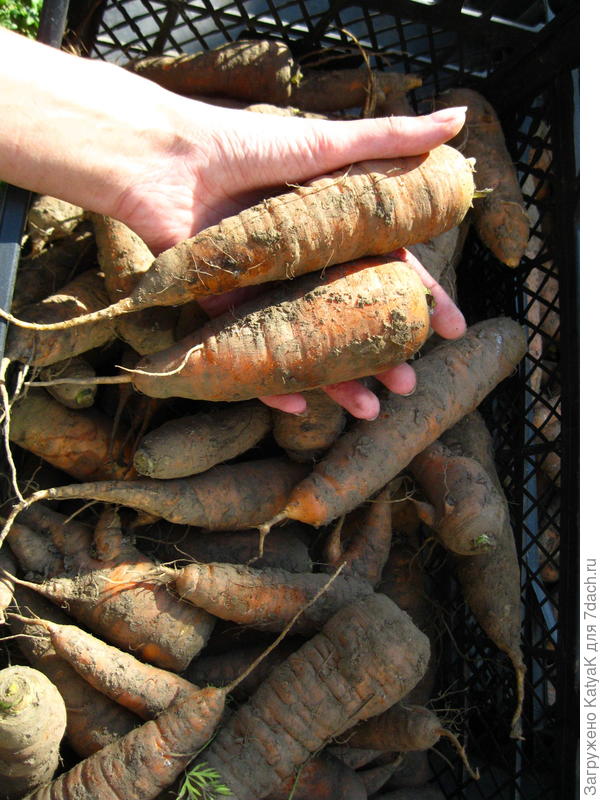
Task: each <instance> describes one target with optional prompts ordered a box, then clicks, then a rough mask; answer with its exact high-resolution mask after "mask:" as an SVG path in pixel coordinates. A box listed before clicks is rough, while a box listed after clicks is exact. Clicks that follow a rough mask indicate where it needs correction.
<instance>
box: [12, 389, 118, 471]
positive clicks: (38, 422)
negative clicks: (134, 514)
mask: <svg viewBox="0 0 600 800" xmlns="http://www.w3.org/2000/svg"><path fill="white" fill-rule="evenodd" d="M9 435H10V440H11V442H13V443H14V444H18V445H19V446H20V447H23V448H24V449H25V450H29V451H30V452H31V453H35V454H36V455H38V456H40V457H41V458H43V459H44V460H45V461H48V462H49V463H50V464H52V465H53V466H55V467H58V468H59V469H61V470H63V471H64V472H66V473H67V474H68V475H70V476H71V477H72V478H77V479H78V480H102V479H105V480H107V479H109V478H116V479H119V478H126V477H128V476H130V475H131V474H132V473H133V472H134V471H133V469H132V467H131V461H132V459H133V454H132V452H131V450H132V448H131V445H129V447H128V446H127V445H126V444H124V440H125V431H124V430H123V429H122V428H120V429H119V430H118V431H117V433H116V435H115V436H113V424H112V420H111V419H110V418H109V417H107V416H105V415H104V414H103V413H102V412H101V411H98V410H97V409H95V408H86V409H80V410H78V411H77V410H74V409H70V408H66V406H64V405H62V403H59V402H58V401H57V400H55V399H54V398H53V397H50V395H49V394H48V393H47V392H46V391H45V390H44V389H31V390H30V391H28V392H27V394H25V395H24V396H23V397H20V398H19V399H18V401H17V402H16V403H14V405H13V406H12V409H11V418H10V432H9ZM121 446H123V452H122V453H120V457H119V458H118V459H117V453H118V451H119V449H120V448H121Z"/></svg>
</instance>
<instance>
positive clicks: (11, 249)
mask: <svg viewBox="0 0 600 800" xmlns="http://www.w3.org/2000/svg"><path fill="white" fill-rule="evenodd" d="M65 4H66V0H54V2H53V0H46V4H45V7H44V12H45V16H46V18H47V19H53V20H55V24H58V25H59V27H60V21H61V18H62V16H61V15H62V9H64V7H65ZM578 26H579V5H578V3H576V2H566V0H565V1H563V2H549V1H548V0H534V1H532V2H528V3H522V2H519V1H518V0H472V2H469V3H467V2H462V0H437V1H436V0H427V1H426V0H421V2H417V0H394V1H393V2H392V0H380V2H369V3H358V2H347V1H345V0H336V1H335V2H331V3H325V2H322V1H321V0H278V1H277V2H274V1H273V0H252V2H239V1H235V0H213V2H210V0H205V2H203V1H202V0H103V1H102V0H100V1H98V0H95V1H94V2H91V1H90V0H79V2H78V0H72V2H71V5H70V8H69V13H68V19H67V37H68V40H69V41H70V42H74V43H76V44H77V45H78V47H80V48H81V50H82V52H83V53H84V54H87V55H89V56H90V57H94V58H102V59H105V60H110V61H114V62H116V63H123V62H124V61H126V60H127V59H129V58H131V57H134V56H140V55H144V54H158V53H162V52H166V51H173V52H187V53H189V52H194V51H197V50H199V49H205V48H212V47H215V46H218V45H219V44H222V43H224V42H226V41H233V40H237V39H240V38H248V37H252V38H262V37H265V38H275V39H280V40H283V41H285V42H286V43H288V44H289V46H290V48H291V49H292V52H293V53H294V55H296V57H297V58H299V59H300V60H301V61H302V60H303V59H306V58H307V57H309V56H310V53H311V52H313V51H315V50H317V49H319V48H323V47H329V48H335V49H336V50H337V51H338V52H339V51H344V52H345V51H346V50H347V51H348V52H349V53H353V52H354V53H355V52H356V48H355V47H354V43H353V41H352V39H351V37H350V36H349V35H348V34H347V33H345V32H344V31H348V32H350V33H351V34H352V35H353V36H355V37H356V39H358V41H359V42H360V43H361V45H362V46H363V47H364V49H365V50H367V51H368V52H370V53H372V64H373V65H374V66H377V67H379V68H382V69H394V68H396V69H400V70H403V71H407V72H416V73H418V74H419V75H420V76H421V77H422V79H423V87H422V88H421V89H419V90H417V91H416V92H415V93H414V103H415V107H416V109H417V110H423V109H424V108H425V105H424V101H425V99H426V98H427V97H430V96H432V95H433V94H434V93H435V92H438V91H440V90H443V89H445V88H448V87H450V86H468V87H471V88H474V89H477V90H479V91H481V92H482V93H483V94H484V95H485V96H486V97H487V98H488V99H489V100H490V102H491V103H492V104H493V105H494V106H495V108H496V109H497V111H498V113H499V114H500V116H501V120H502V123H503V127H504V131H505V134H506V136H507V144H508V147H509V150H510V152H511V154H512V157H513V159H514V161H515V164H516V165H517V169H518V173H519V178H520V181H521V184H522V187H523V192H524V196H525V200H526V204H527V206H528V209H529V210H530V212H531V220H532V239H531V243H530V244H531V246H530V250H529V251H528V255H527V256H526V257H525V258H524V259H523V261H522V263H521V265H520V266H519V267H518V268H517V269H514V270H511V269H509V268H507V267H505V266H503V265H502V264H500V263H499V262H497V261H496V260H495V259H494V257H493V256H492V255H491V254H490V253H489V252H488V251H487V250H486V249H485V248H484V247H483V246H482V245H481V244H480V243H479V242H478V241H477V239H476V237H475V236H474V235H472V234H471V235H470V236H469V239H468V241H467V245H466V249H465V256H464V260H463V263H462V264H461V267H460V273H459V301H460V305H461V307H462V308H463V311H464V312H465V314H466V316H467V318H468V321H469V322H474V321H477V320H479V319H484V318H488V317H492V316H496V315H500V314H506V315H509V316H512V317H514V318H517V319H519V320H520V321H521V322H522V323H523V324H524V325H525V326H526V328H527V332H528V336H529V339H530V341H531V342H532V343H534V341H535V339H534V337H536V336H539V337H541V340H542V342H543V344H544V345H545V347H544V350H545V354H544V359H543V360H542V359H540V358H537V357H535V356H533V355H531V354H530V355H528V356H527V357H526V359H525V360H524V362H523V363H522V364H521V366H520V368H519V370H518V372H517V373H515V374H514V375H513V376H512V377H511V378H510V379H508V380H506V381H504V382H503V384H501V385H500V386H499V387H498V389H497V390H496V391H494V392H493V393H492V395H491V396H490V397H488V398H487V400H486V401H485V403H484V404H483V406H482V411H483V413H484V416H485V418H486V420H487V422H488V424H489V427H490V429H491V430H492V432H493V434H494V437H495V443H496V452H497V462H498V467H499V472H500V477H501V479H502V482H503V485H504V487H505V490H506V493H507V496H508V498H509V502H510V508H511V512H512V519H513V524H514V532H515V537H516V541H517V547H518V551H519V554H520V564H521V578H522V601H523V602H522V614H523V649H524V656H525V660H526V664H527V669H528V674H527V681H526V700H525V708H524V720H523V734H524V741H522V742H515V741H513V740H510V739H509V738H508V735H507V731H508V728H509V720H510V716H511V713H512V709H513V707H514V688H513V687H514V680H513V674H512V669H511V667H510V664H509V662H508V660H507V659H506V658H505V656H503V655H502V654H501V653H499V652H498V651H497V650H496V648H495V647H494V646H493V645H492V644H491V643H490V642H489V641H488V639H487V638H486V637H485V635H484V634H483V633H482V631H481V630H480V629H479V627H478V625H477V624H476V623H475V621H474V620H473V618H472V617H471V616H470V615H469V614H468V612H467V611H466V609H465V607H464V605H463V604H462V601H461V600H460V598H459V597H458V596H457V593H456V591H455V588H454V587H453V585H452V583H451V582H450V583H449V585H448V587H447V591H448V597H449V599H448V606H447V614H448V618H449V619H450V620H451V623H452V636H451V637H448V639H447V641H446V643H445V647H444V653H443V659H442V668H441V678H440V684H441V685H443V686H446V687H454V688H456V687H460V688H461V689H463V688H464V689H466V691H461V692H459V693H457V694H456V695H453V696H452V697H453V700H452V704H453V705H454V706H455V707H457V708H458V710H459V711H460V716H461V720H462V724H463V730H464V732H465V736H466V740H467V746H468V750H469V755H470V758H471V760H472V762H473V763H474V764H475V765H476V766H477V767H478V768H479V770H480V772H481V779H480V781H478V782H475V781H473V780H471V779H470V778H469V777H468V775H467V774H466V773H465V772H464V770H463V768H462V766H461V764H460V762H459V761H458V760H457V758H456V756H455V755H454V754H453V753H452V751H451V750H448V749H446V748H444V749H443V755H444V756H445V757H446V758H447V759H449V763H447V762H446V761H445V760H444V759H443V758H441V757H438V756H436V755H433V756H432V758H431V763H432V767H433V769H434V771H435V773H436V779H437V781H438V782H439V785H440V786H441V787H442V788H443V791H444V794H445V796H446V797H447V798H449V799H450V798H467V799H468V800H470V799H471V798H486V800H487V799H489V800H492V798H495V799H497V800H512V799H513V798H514V799H515V800H518V799H519V798H526V799H527V800H537V799H538V798H540V800H541V798H555V800H569V798H572V797H573V798H574V797H575V796H576V775H577V769H576V762H577V740H576V736H575V735H574V731H576V730H578V707H577V706H578V703H577V677H576V673H575V665H576V661H577V648H578V642H577V634H576V631H577V629H578V605H577V603H578V594H577V582H578V559H579V548H578V514H577V512H578V497H579V492H578V464H579V452H578V446H579V445H578V431H579V397H578V391H579V362H578V353H579V318H578V251H577V218H578V175H577V171H576V142H575V137H574V120H575V118H576V114H577V102H578V98H577V88H576V84H574V74H575V73H574V70H575V69H576V68H577V64H578ZM46 41H49V39H46ZM351 58H352V57H350V60H351ZM359 63H360V58H358V60H357V64H359ZM26 202H27V199H26V193H23V192H21V191H20V190H13V189H9V191H8V192H7V193H6V196H5V199H4V204H3V205H2V204H1V201H0V261H1V262H2V263H0V266H1V267H2V273H3V276H4V286H3V291H4V297H3V298H2V300H6V302H8V300H9V298H10V293H11V286H12V283H11V274H14V273H11V270H14V268H15V267H16V264H17V259H18V244H17V243H18V241H19V236H20V225H21V224H22V217H23V214H24V209H25V207H26ZM550 264H553V268H554V270H555V272H556V275H557V277H555V275H554V273H553V272H552V271H551V268H550V266H549V265H550ZM533 270H539V275H540V276H541V277H542V282H541V285H540V286H539V287H538V288H537V289H534V290H532V289H531V287H530V284H529V282H528V277H529V276H530V275H531V274H532V271H533ZM540 309H541V313H540ZM553 313H555V314H557V316H558V319H559V326H560V332H561V333H562V336H561V340H560V342H557V341H556V340H555V338H552V339H550V338H549V335H548V333H547V331H546V328H545V325H544V322H545V318H546V317H547V316H548V315H549V314H553ZM539 370H542V371H543V374H544V379H545V380H546V381H547V382H548V383H549V384H550V385H552V384H555V385H556V387H557V393H558V394H559V400H560V406H558V407H557V406H556V404H551V403H549V401H548V400H547V398H546V399H544V398H540V395H539V394H538V391H536V389H535V385H536V384H535V382H536V378H537V375H538V374H539V373H538V371H539ZM540 399H541V401H542V402H544V403H545V404H546V406H547V407H548V410H549V411H551V413H552V415H554V416H556V417H558V418H560V422H561V435H560V437H559V439H557V440H555V441H552V440H549V439H548V438H547V437H546V436H545V429H544V426H542V427H540V428H538V427H536V425H535V424H534V419H533V409H534V407H535V405H536V403H537V402H538V401H539V400H540ZM555 456H560V460H561V462H560V473H559V477H557V478H556V479H555V480H554V481H548V482H546V483H545V484H544V485H543V486H542V485H541V484H539V482H538V480H537V474H538V465H539V462H540V459H543V458H549V457H555ZM549 528H553V529H555V530H556V531H557V532H558V534H559V535H560V550H559V552H557V553H556V554H555V555H554V558H555V559H557V558H558V557H560V571H559V577H558V580H557V581H555V582H548V581H547V580H543V579H542V575H541V569H542V560H543V559H544V556H545V554H546V553H547V547H548V546H547V544H546V539H545V534H546V532H547V531H548V529H549Z"/></svg>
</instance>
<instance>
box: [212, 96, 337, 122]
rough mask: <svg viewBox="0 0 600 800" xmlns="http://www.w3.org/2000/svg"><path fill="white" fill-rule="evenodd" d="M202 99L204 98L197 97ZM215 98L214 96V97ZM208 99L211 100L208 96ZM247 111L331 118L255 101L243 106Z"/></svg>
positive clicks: (306, 117) (292, 107) (305, 117)
mask: <svg viewBox="0 0 600 800" xmlns="http://www.w3.org/2000/svg"><path fill="white" fill-rule="evenodd" d="M197 99H199V100H202V99H203V98H201V97H199V98H197ZM213 99H214V98H213ZM207 100H210V99H209V98H207ZM243 108H245V110H246V111H252V112H253V113H254V114H271V115H272V116H275V117H303V118H304V119H331V117H328V116H327V115H326V114H313V113H312V112H311V111H301V110H300V109H299V108H295V107H294V106H274V105H271V104H270V103H253V104H252V105H250V106H243Z"/></svg>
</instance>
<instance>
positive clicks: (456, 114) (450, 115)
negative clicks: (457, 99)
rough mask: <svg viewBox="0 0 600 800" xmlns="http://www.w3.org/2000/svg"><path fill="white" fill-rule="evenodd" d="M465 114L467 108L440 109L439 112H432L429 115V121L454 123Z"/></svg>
mask: <svg viewBox="0 0 600 800" xmlns="http://www.w3.org/2000/svg"><path fill="white" fill-rule="evenodd" d="M466 113H467V106H455V107H454V108H441V109H440V110H439V111H434V112H433V114H430V117H431V119H433V120H435V122H455V121H456V120H458V119H459V118H461V117H462V118H463V119H464V117H465V115H466Z"/></svg>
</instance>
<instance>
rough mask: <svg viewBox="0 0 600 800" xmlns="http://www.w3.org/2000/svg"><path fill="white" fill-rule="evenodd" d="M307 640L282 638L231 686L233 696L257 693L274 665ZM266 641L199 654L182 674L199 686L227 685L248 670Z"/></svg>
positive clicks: (243, 696) (240, 698) (245, 696)
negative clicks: (209, 653) (250, 670)
mask: <svg viewBox="0 0 600 800" xmlns="http://www.w3.org/2000/svg"><path fill="white" fill-rule="evenodd" d="M302 644H304V640H303V639H299V638H291V639H286V640H285V641H283V642H281V644H280V645H278V646H277V647H276V648H275V650H272V651H271V652H270V653H269V655H268V656H267V657H266V658H264V659H263V660H262V661H261V663H260V664H259V665H258V666H257V667H256V668H255V669H254V670H253V671H252V672H251V673H250V674H249V675H248V676H247V677H246V678H245V679H244V680H243V681H242V682H241V683H240V684H238V685H237V686H236V688H235V689H234V690H232V695H233V697H234V698H235V699H236V700H238V701H240V700H247V699H248V697H250V696H251V695H253V694H254V692H255V691H256V690H257V689H258V687H259V686H260V685H261V683H262V682H263V681H264V680H265V679H266V677H267V675H269V673H270V672H271V671H272V670H273V668H274V667H276V666H278V664H281V663H282V662H283V661H285V660H286V658H287V657H288V656H290V655H291V654H292V653H293V652H294V651H295V650H298V648H299V647H301V646H302ZM264 649H265V648H264V645H263V644H249V645H245V646H242V647H236V648H235V649H230V650H228V651H227V652H225V653H216V654H214V655H204V654H202V653H201V654H200V655H199V656H197V657H196V658H195V659H194V660H193V661H192V662H191V664H190V665H189V667H188V668H187V669H186V670H185V672H184V673H183V677H184V678H186V679H187V680H188V681H191V682H192V683H194V684H196V685H197V686H226V685H227V684H228V683H231V682H232V681H233V680H235V678H237V677H238V675H240V674H241V673H242V672H245V671H246V669H247V667H248V666H249V665H250V664H251V663H252V662H253V661H254V660H255V659H256V658H258V656H259V655H260V653H262V651H263V650H264Z"/></svg>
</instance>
